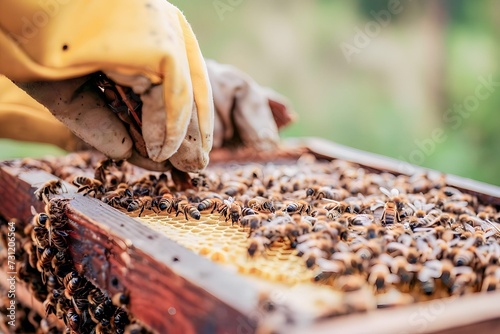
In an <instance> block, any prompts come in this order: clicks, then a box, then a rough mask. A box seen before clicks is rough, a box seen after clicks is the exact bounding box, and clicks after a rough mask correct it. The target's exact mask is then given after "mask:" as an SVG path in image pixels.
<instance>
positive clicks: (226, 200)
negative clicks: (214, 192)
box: [224, 197, 234, 206]
mask: <svg viewBox="0 0 500 334" xmlns="http://www.w3.org/2000/svg"><path fill="white" fill-rule="evenodd" d="M233 202H234V198H232V197H229V198H228V199H225V200H224V204H226V205H228V206H229V205H231V204H232V203H233Z"/></svg>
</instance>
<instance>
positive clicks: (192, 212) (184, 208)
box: [175, 201, 201, 220]
mask: <svg viewBox="0 0 500 334" xmlns="http://www.w3.org/2000/svg"><path fill="white" fill-rule="evenodd" d="M180 213H184V217H185V218H186V220H189V218H188V215H189V217H191V218H194V219H196V220H200V218H201V214H200V211H198V209H197V206H196V205H194V204H190V203H188V202H187V201H181V202H180V203H179V204H178V206H177V212H176V214H175V216H176V217H177V216H178V215H179V214H180Z"/></svg>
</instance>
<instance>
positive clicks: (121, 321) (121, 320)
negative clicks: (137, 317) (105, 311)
mask: <svg viewBox="0 0 500 334" xmlns="http://www.w3.org/2000/svg"><path fill="white" fill-rule="evenodd" d="M113 323H114V325H115V328H116V331H117V332H120V333H123V332H124V331H125V326H127V325H128V324H129V323H130V320H129V318H128V315H127V313H126V312H125V311H124V310H122V309H120V308H118V309H116V311H115V314H114V320H113Z"/></svg>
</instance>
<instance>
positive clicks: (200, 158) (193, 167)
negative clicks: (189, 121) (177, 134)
mask: <svg viewBox="0 0 500 334" xmlns="http://www.w3.org/2000/svg"><path fill="white" fill-rule="evenodd" d="M208 153H209V152H206V151H205V150H203V148H202V147H200V146H199V145H198V144H194V143H192V142H189V141H188V140H186V139H184V141H183V142H182V145H181V146H180V147H179V150H178V151H177V152H176V153H175V154H174V155H172V156H171V157H170V159H169V160H170V162H171V163H172V165H173V166H174V167H175V168H177V169H179V170H181V171H184V172H192V173H195V172H200V171H202V170H203V169H205V168H206V167H207V165H208V162H209V154H208Z"/></svg>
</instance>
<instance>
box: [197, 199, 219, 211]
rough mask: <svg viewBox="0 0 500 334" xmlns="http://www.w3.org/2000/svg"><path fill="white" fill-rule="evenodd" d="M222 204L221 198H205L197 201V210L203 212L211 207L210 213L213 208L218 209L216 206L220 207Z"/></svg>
mask: <svg viewBox="0 0 500 334" xmlns="http://www.w3.org/2000/svg"><path fill="white" fill-rule="evenodd" d="M222 205H223V202H222V200H220V199H218V198H207V199H204V200H203V201H201V202H200V203H198V211H201V212H203V211H208V210H210V209H212V211H210V213H214V212H215V210H218V208H220V207H221V206H222Z"/></svg>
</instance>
